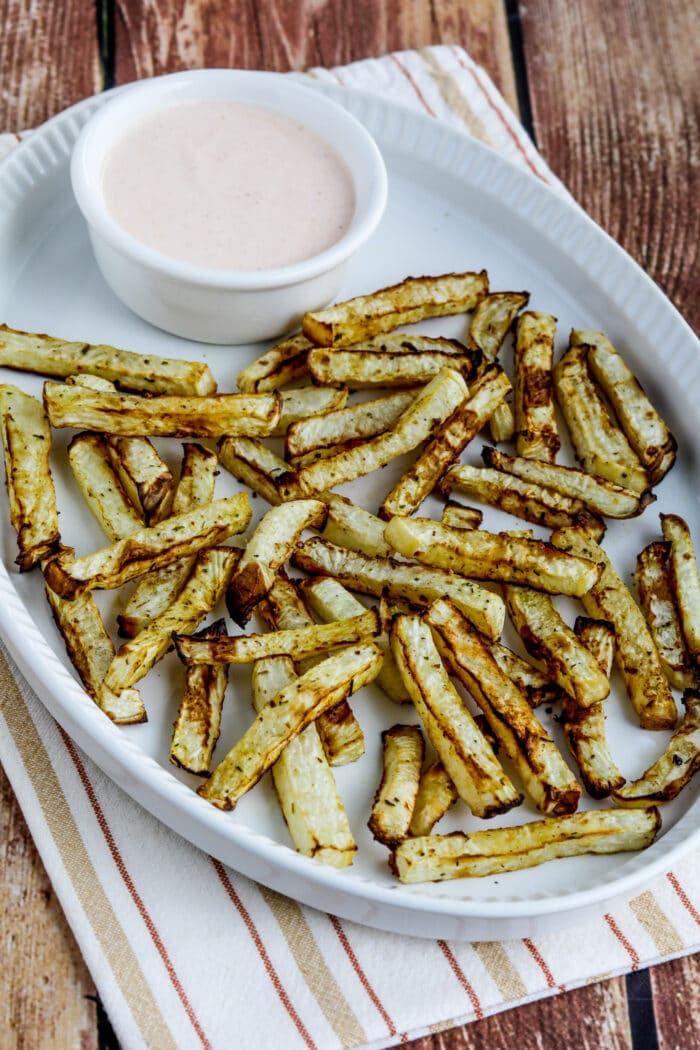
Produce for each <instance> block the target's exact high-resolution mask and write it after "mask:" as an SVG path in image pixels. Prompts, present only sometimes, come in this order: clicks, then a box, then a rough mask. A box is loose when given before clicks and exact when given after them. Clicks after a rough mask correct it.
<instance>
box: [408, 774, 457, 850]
mask: <svg viewBox="0 0 700 1050" xmlns="http://www.w3.org/2000/svg"><path fill="white" fill-rule="evenodd" d="M458 798H459V795H458V794H457V789H456V787H455V786H454V784H453V783H452V779H451V777H450V774H449V773H448V772H447V770H446V769H445V767H444V766H443V764H442V762H441V761H440V760H439V759H438V760H437V761H436V762H433V764H432V765H431V766H428V768H427V769H426V770H425V771H424V772H423V775H422V776H421V778H420V784H419V785H418V794H417V795H416V802H415V805H414V807H413V814H412V816H411V823H410V826H409V829H408V832H409V835H413V836H416V835H429V834H430V832H431V831H432V830H433V828H434V827H435V825H436V824H437V822H438V821H439V820H440V818H441V817H444V815H445V813H447V811H448V809H449V808H450V806H451V805H453V803H455V802H456V801H457V799H458Z"/></svg>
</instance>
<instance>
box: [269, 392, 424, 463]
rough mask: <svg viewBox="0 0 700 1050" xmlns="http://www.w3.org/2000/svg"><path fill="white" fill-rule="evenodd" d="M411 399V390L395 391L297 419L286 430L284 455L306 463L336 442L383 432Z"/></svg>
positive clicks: (346, 443)
mask: <svg viewBox="0 0 700 1050" xmlns="http://www.w3.org/2000/svg"><path fill="white" fill-rule="evenodd" d="M414 400H415V392H414V391H411V390H399V391H397V392H396V393H394V394H389V395H388V396H387V397H380V398H376V399H375V400H373V401H362V402H360V404H359V405H350V407H349V408H339V409H337V410H336V411H333V412H326V413H325V415H322V416H310V417H309V418H308V419H301V420H299V422H298V423H292V425H291V426H290V427H289V429H288V431H287V437H286V439H285V447H284V451H285V456H286V457H287V459H288V460H289V461H290V462H292V463H295V464H298V463H300V462H310V461H311V460H312V459H318V458H319V457H320V456H326V455H329V454H332V453H333V452H334V450H336V449H337V448H338V446H339V445H342V446H343V447H348V445H349V444H350V443H351V442H356V443H359V442H361V441H364V440H365V439H366V438H370V437H376V435H377V434H383V433H384V431H385V430H389V428H390V427H393V426H394V424H395V423H396V421H397V420H398V418H399V417H400V416H401V414H402V413H403V412H405V411H406V409H407V408H408V407H409V405H411V404H413V401H414Z"/></svg>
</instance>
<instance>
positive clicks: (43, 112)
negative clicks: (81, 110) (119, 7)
mask: <svg viewBox="0 0 700 1050" xmlns="http://www.w3.org/2000/svg"><path fill="white" fill-rule="evenodd" d="M0 26H2V32H0V69H1V70H2V89H1V90H0V131H21V130H22V129H23V128H31V127H36V125H37V124H40V123H41V122H42V121H43V120H46V119H47V118H48V117H51V116H53V115H54V113H58V112H59V111H60V110H62V109H65V107H66V106H70V105H71V104H72V103H73V102H77V101H78V100H79V99H81V98H84V97H85V96H86V95H92V94H94V93H95V92H96V91H99V90H100V89H101V87H102V77H101V71H100V62H99V51H98V44H97V32H96V29H95V3H89V4H86V3H83V2H81V0H61V2H60V3H39V4H37V3H34V2H32V0H0Z"/></svg>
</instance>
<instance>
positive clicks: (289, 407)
mask: <svg viewBox="0 0 700 1050" xmlns="http://www.w3.org/2000/svg"><path fill="white" fill-rule="evenodd" d="M281 397H282V411H281V415H280V418H279V421H278V423H277V426H276V427H275V429H274V430H273V431H272V432H271V434H270V437H284V436H285V434H286V433H287V428H288V427H290V426H292V424H293V423H298V422H299V420H302V419H308V418H309V416H313V417H321V416H323V415H325V413H327V412H335V411H339V410H340V409H342V408H343V406H344V405H345V402H346V401H347V399H348V391H347V388H346V387H337V386H324V387H318V386H303V387H298V388H295V389H293V390H284V391H282V394H281Z"/></svg>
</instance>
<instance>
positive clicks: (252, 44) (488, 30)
mask: <svg viewBox="0 0 700 1050" xmlns="http://www.w3.org/2000/svg"><path fill="white" fill-rule="evenodd" d="M115 36H116V79H117V81H118V82H119V83H124V82H126V81H129V80H134V79H136V78H138V77H145V76H152V75H154V74H158V73H166V72H168V73H172V72H175V71H176V70H179V69H191V68H199V67H202V66H209V67H219V66H224V67H230V68H240V69H270V70H278V71H283V70H288V69H295V70H300V69H306V68H307V67H308V66H334V65H341V64H344V63H346V62H352V61H354V60H355V59H359V58H368V57H370V56H372V55H381V54H384V53H385V52H387V51H395V50H400V49H402V48H412V47H424V46H426V45H428V44H435V43H445V44H450V43H461V44H462V45H463V46H464V47H466V48H467V49H468V50H469V51H470V53H471V54H472V56H473V57H474V58H475V59H476V61H478V62H481V63H482V64H483V65H484V67H485V68H486V69H487V70H488V72H489V73H490V75H491V76H492V77H493V79H494V80H495V82H496V83H497V84H498V86H499V88H500V89H501V91H502V92H503V93H504V95H505V96H506V98H507V99H508V100H509V101H510V102H511V103H512V104H514V105H515V99H516V93H515V82H514V79H513V69H512V63H511V61H510V45H509V40H508V29H507V23H506V17H505V8H504V5H503V3H502V0H472V2H470V3H469V4H465V3H463V2H462V0H442V2H441V3H439V4H437V3H434V2H433V0H327V2H325V3H324V2H319V0H300V2H299V3H294V4H290V3H289V2H287V0H267V2H264V3H263V2H256V0H233V2H226V0H213V2H212V0H162V2H159V3H158V4H157V5H156V4H153V3H151V4H144V3H142V2H141V0H119V2H118V4H117V12H116V21H115Z"/></svg>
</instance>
